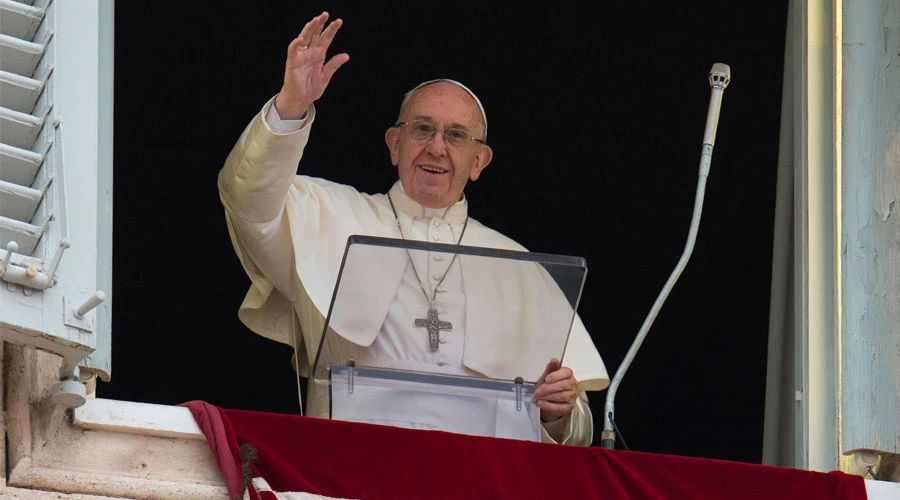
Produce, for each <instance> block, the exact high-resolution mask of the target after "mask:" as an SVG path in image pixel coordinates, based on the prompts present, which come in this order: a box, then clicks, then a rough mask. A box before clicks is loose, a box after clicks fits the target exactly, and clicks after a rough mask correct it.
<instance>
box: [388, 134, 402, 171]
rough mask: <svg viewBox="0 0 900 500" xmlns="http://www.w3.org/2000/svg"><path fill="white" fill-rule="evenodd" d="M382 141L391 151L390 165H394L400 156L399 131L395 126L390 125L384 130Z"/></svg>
mask: <svg viewBox="0 0 900 500" xmlns="http://www.w3.org/2000/svg"><path fill="white" fill-rule="evenodd" d="M384 142H385V144H387V147H388V151H390V152H391V165H393V166H395V167H396V166H397V162H398V161H399V158H400V133H399V132H398V130H397V127H390V128H388V129H387V131H385V133H384Z"/></svg>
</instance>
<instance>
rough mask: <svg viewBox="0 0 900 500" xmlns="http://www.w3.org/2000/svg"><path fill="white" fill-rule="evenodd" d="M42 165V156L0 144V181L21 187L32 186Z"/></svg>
mask: <svg viewBox="0 0 900 500" xmlns="http://www.w3.org/2000/svg"><path fill="white" fill-rule="evenodd" d="M43 163H44V155H43V154H40V153H36V152H34V151H28V150H25V149H22V148H17V147H15V146H10V145H8V144H3V143H0V180H2V181H6V182H12V183H15V184H19V185H22V186H30V185H32V184H34V177H35V175H36V174H37V171H38V169H39V168H41V165H42V164H43Z"/></svg>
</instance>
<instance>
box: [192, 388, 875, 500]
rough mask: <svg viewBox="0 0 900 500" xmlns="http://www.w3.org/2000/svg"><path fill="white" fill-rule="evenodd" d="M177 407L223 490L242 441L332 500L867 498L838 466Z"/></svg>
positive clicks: (272, 472)
mask: <svg viewBox="0 0 900 500" xmlns="http://www.w3.org/2000/svg"><path fill="white" fill-rule="evenodd" d="M184 406H187V407H188V408H190V410H191V412H192V413H193V414H194V417H195V419H196V420H197V422H198V425H200V427H201V429H203V432H204V434H206V436H207V438H208V440H209V442H210V448H211V449H212V450H213V453H214V454H216V459H217V463H218V464H219V467H220V468H221V469H222V473H223V475H224V477H225V478H226V483H227V484H228V486H229V493H230V494H231V496H232V497H236V496H237V495H240V494H241V492H240V491H238V489H239V488H237V487H236V486H235V484H236V483H235V479H234V478H235V477H238V478H239V477H240V470H241V461H240V459H239V447H240V446H241V445H247V444H249V445H252V446H253V447H254V448H255V449H256V452H257V456H256V460H255V461H254V462H252V463H251V464H249V465H250V470H251V471H252V475H253V476H254V477H257V478H260V479H264V480H265V482H266V483H268V485H269V486H270V487H271V488H272V490H274V491H276V492H306V493H315V494H319V495H322V496H326V497H334V498H353V499H366V500H380V499H384V500H387V499H403V500H410V499H430V500H445V499H446V500H451V499H452V500H461V499H478V500H487V499H516V498H526V499H530V498H562V499H593V498H596V499H604V500H606V499H613V500H615V499H630V500H640V499H654V500H655V499H659V500H663V499H665V500H702V499H726V500H742V499H747V500H761V499H766V500H780V499H785V500H788V499H790V500H803V499H816V500H829V499H835V500H837V499H841V500H865V499H866V489H865V483H864V480H863V478H862V477H860V476H854V475H850V474H845V473H842V472H839V471H835V472H829V473H823V472H813V471H805V470H799V469H791V468H784V467H773V466H766V465H757V464H748V463H742V462H731V461H725V460H712V459H703V458H692V457H681V456H674V455H661V454H653V453H644V452H633V451H623V450H607V449H604V448H593V447H592V448H585V447H573V446H561V445H554V444H546V443H535V442H530V441H517V440H512V439H498V438H486V437H479V436H466V435H460V434H452V433H447V432H441V431H432V430H411V429H401V428H395V427H388V426H379V425H372V424H360V423H353V422H340V421H334V420H325V419H317V418H310V417H302V416H298V415H283V414H274V413H264V412H254V411H246V410H229V409H223V408H219V407H215V406H212V405H209V404H208V403H204V402H202V401H192V402H189V403H185V405H184ZM214 414H218V416H217V417H212V418H211V415H214ZM223 443H227V446H223ZM250 492H251V497H252V498H255V499H259V498H263V499H266V498H274V496H266V495H269V494H268V493H265V494H260V493H258V492H257V491H255V489H254V488H252V487H251V488H250Z"/></svg>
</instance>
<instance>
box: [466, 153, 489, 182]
mask: <svg viewBox="0 0 900 500" xmlns="http://www.w3.org/2000/svg"><path fill="white" fill-rule="evenodd" d="M493 158H494V150H493V149H491V147H490V146H488V145H487V144H482V145H481V147H480V148H478V154H476V155H475V165H474V166H473V167H472V170H471V171H470V172H469V180H472V181H477V180H478V178H479V177H480V176H481V171H482V170H484V169H485V168H487V166H488V164H489V163H490V162H491V160H492V159H493Z"/></svg>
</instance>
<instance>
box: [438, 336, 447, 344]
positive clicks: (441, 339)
mask: <svg viewBox="0 0 900 500" xmlns="http://www.w3.org/2000/svg"><path fill="white" fill-rule="evenodd" d="M438 342H440V343H441V344H446V343H447V339H445V338H444V337H441V338H440V340H439V341H438Z"/></svg>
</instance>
